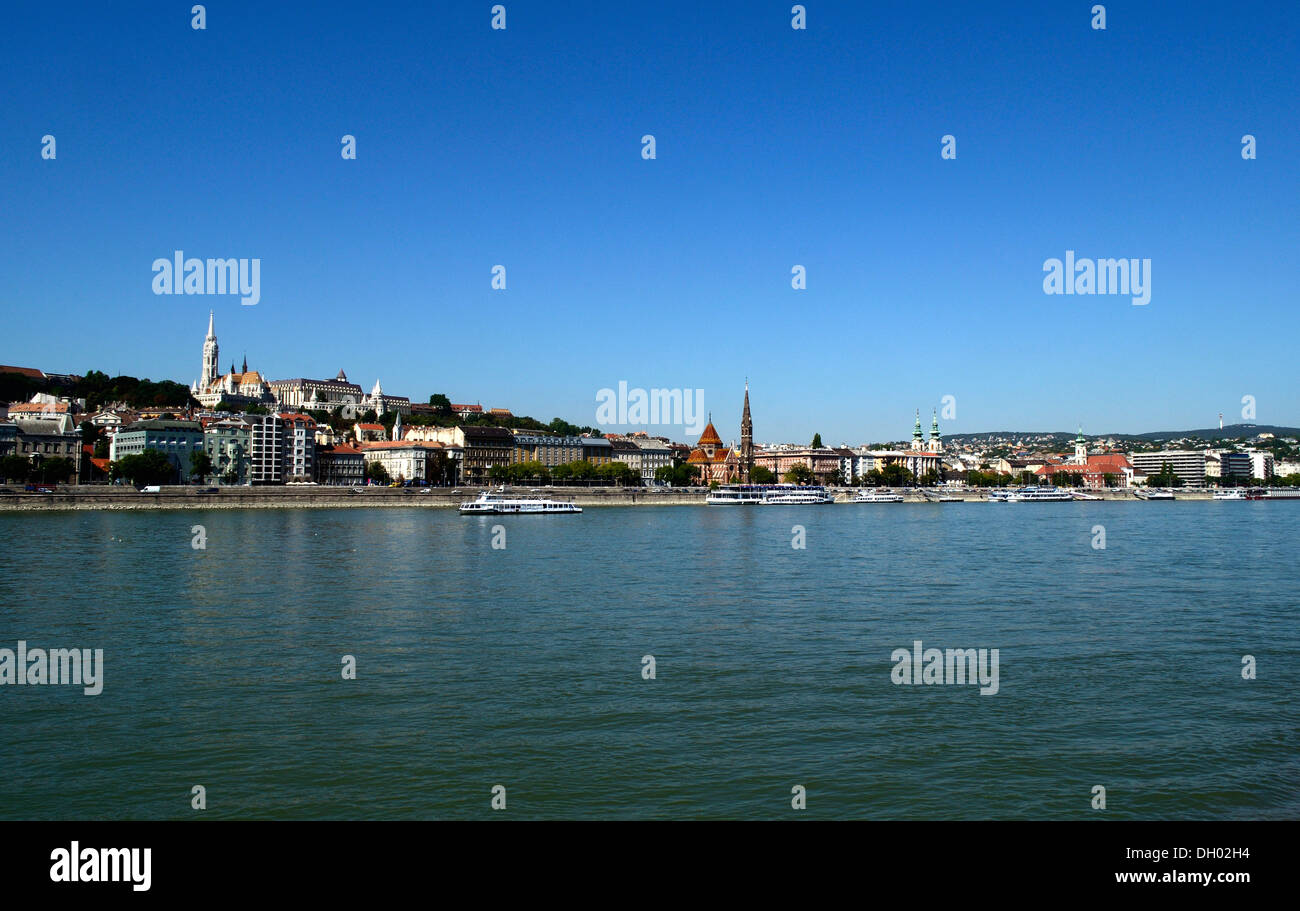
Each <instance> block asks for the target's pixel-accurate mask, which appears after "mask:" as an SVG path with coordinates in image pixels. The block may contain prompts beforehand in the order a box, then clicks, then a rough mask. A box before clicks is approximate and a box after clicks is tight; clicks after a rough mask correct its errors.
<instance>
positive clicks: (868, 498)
mask: <svg viewBox="0 0 1300 911" xmlns="http://www.w3.org/2000/svg"><path fill="white" fill-rule="evenodd" d="M849 502H850V503H902V502H903V495H902V494H901V493H893V492H891V491H887V490H864V491H861V492H860V493H859V494H858V495H857V496H856V497H854V498H853V499H852V500H849Z"/></svg>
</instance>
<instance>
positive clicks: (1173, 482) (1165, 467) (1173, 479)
mask: <svg viewBox="0 0 1300 911" xmlns="http://www.w3.org/2000/svg"><path fill="white" fill-rule="evenodd" d="M1147 486H1148V487H1182V486H1183V479H1182V478H1180V477H1178V475H1176V474H1174V470H1173V468H1171V467H1170V466H1169V463H1168V462H1161V463H1160V470H1159V471H1158V472H1156V473H1155V474H1153V475H1151V476H1150V477H1149V478H1147Z"/></svg>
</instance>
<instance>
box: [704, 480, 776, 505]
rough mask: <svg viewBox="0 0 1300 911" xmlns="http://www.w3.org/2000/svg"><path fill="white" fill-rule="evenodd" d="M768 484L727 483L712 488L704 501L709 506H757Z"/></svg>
mask: <svg viewBox="0 0 1300 911" xmlns="http://www.w3.org/2000/svg"><path fill="white" fill-rule="evenodd" d="M767 487H768V485H766V484H727V485H725V486H722V487H719V488H718V489H716V490H710V491H709V495H708V496H707V497H705V498H704V502H705V503H707V504H708V505H709V506H757V505H758V502H759V500H761V499H763V491H765V490H766V489H767Z"/></svg>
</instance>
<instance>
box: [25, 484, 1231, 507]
mask: <svg viewBox="0 0 1300 911" xmlns="http://www.w3.org/2000/svg"><path fill="white" fill-rule="evenodd" d="M205 489H207V488H200V487H192V486H182V485H177V486H169V487H164V488H163V489H162V491H161V492H160V493H141V492H140V491H137V490H136V489H135V488H132V487H116V486H111V485H102V484H101V485H82V486H68V487H60V488H57V489H56V490H55V491H54V492H53V493H32V492H26V491H22V490H21V489H20V488H17V487H13V486H11V487H10V488H9V489H8V490H7V491H6V490H0V510H9V511H15V510H42V509H286V508H329V509H338V508H355V507H390V506H401V507H411V506H427V507H435V508H436V507H455V506H459V505H460V504H461V503H463V502H465V501H466V500H472V499H474V498H475V497H477V496H478V494H479V492H480V491H481V490H486V489H495V488H484V487H365V488H355V489H354V488H351V487H287V486H276V487H218V488H216V491H217V492H216V493H203V492H202V491H203V490H205ZM507 489H508V490H510V491H512V492H514V493H519V494H524V495H529V494H531V493H534V492H535V493H536V494H538V495H541V494H545V495H546V496H548V497H553V498H557V499H562V500H572V501H573V502H574V503H576V504H578V505H579V506H584V507H586V506H703V505H704V500H705V496H706V495H707V493H708V491H707V490H705V489H704V488H702V487H677V488H674V487H655V488H647V487H537V488H531V487H509V488H507ZM835 490H836V503H837V504H839V505H846V506H852V507H854V508H860V509H888V508H890V507H891V506H898V505H906V504H907V503H914V504H928V505H934V506H953V505H957V504H953V503H943V504H939V503H935V502H934V501H933V500H930V499H927V498H926V497H925V495H924V494H922V493H921V492H920V491H919V490H917V489H914V488H903V489H900V490H899V492H901V493H902V494H903V496H904V497H905V498H906V499H905V502H904V504H888V503H880V504H859V503H850V502H849V501H850V500H852V498H853V496H854V495H855V494H856V493H857V491H858V488H836V489H835ZM934 493H935V491H934V490H930V494H931V495H932V496H933V495H934ZM943 493H944V494H945V495H948V496H956V497H960V498H961V500H962V501H963V502H966V503H983V502H985V497H986V496H987V495H988V491H987V490H985V489H982V488H978V489H977V488H968V489H961V490H945V491H943ZM1088 494H1089V495H1090V496H1093V497H1096V498H1097V499H1098V500H1099V501H1115V500H1123V501H1131V500H1134V499H1137V498H1136V497H1135V495H1134V493H1133V489H1132V488H1123V489H1114V490H1104V491H1088ZM1212 496H1213V494H1212V492H1211V491H1209V490H1204V489H1188V490H1178V491H1176V492H1175V493H1174V497H1175V499H1177V500H1209V499H1211V498H1212Z"/></svg>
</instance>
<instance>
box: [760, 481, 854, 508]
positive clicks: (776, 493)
mask: <svg viewBox="0 0 1300 911" xmlns="http://www.w3.org/2000/svg"><path fill="white" fill-rule="evenodd" d="M834 502H835V494H833V493H831V492H830V491H829V490H827V489H826V488H825V487H821V486H814V485H808V486H799V485H796V484H773V485H771V486H769V487H768V488H767V490H765V491H764V492H763V496H762V498H760V499H759V501H758V505H760V506H815V505H818V504H827V503H834Z"/></svg>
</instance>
